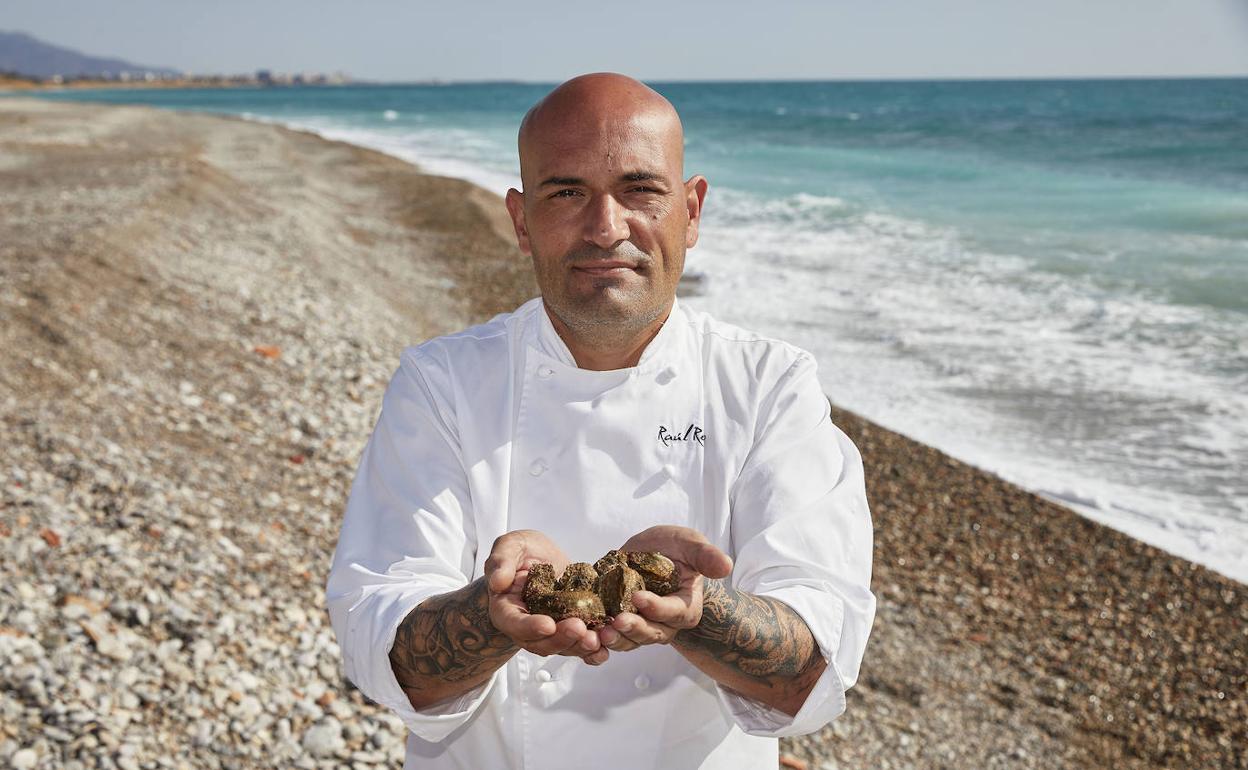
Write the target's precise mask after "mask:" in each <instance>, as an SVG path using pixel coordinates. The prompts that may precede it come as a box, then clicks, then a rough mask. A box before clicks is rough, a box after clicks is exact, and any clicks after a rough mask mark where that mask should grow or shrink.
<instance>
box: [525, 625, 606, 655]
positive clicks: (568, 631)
mask: <svg viewBox="0 0 1248 770" xmlns="http://www.w3.org/2000/svg"><path fill="white" fill-rule="evenodd" d="M587 635H591V634H590V633H589V629H587V628H585V622H584V621H583V620H581V619H580V618H565V619H564V620H561V621H559V622H558V623H557V624H556V629H555V633H554V634H552V635H551V636H550V637H549V638H548V639H544V640H541V641H539V642H537V643H535V644H532V645H529V646H528V647H527V649H528V650H529V651H530V652H535V653H537V654H538V655H576V656H578V657H579V656H580V655H583V654H585V653H586V652H591V650H582V649H581V641H582V640H583V639H584V637H585V636H587ZM592 636H593V637H594V649H595V650H596V649H597V641H598V635H597V634H592Z"/></svg>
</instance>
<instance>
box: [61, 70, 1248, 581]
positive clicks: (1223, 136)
mask: <svg viewBox="0 0 1248 770" xmlns="http://www.w3.org/2000/svg"><path fill="white" fill-rule="evenodd" d="M651 85H653V86H654V87H655V88H656V90H658V91H659V92H661V93H662V94H664V95H665V96H666V97H668V98H669V99H670V100H671V101H672V103H673V104H675V106H676V108H677V109H678V110H679V112H680V114H681V116H682V119H683V121H684V126H685V133H686V143H687V149H686V165H685V168H686V172H687V174H690V175H691V174H694V173H700V174H703V175H705V176H706V177H707V178H708V179H709V181H710V192H709V193H708V196H707V200H706V205H705V212H704V221H703V225H702V230H701V239H700V241H699V243H698V245H697V246H696V247H695V248H694V249H693V250H691V251H690V252H689V254H688V258H687V263H686V270H687V272H689V273H692V274H696V275H698V276H700V277H701V279H702V280H701V281H700V286H701V292H702V293H701V294H699V295H697V296H689V297H686V298H683V299H682V301H683V302H686V303H687V304H688V305H690V306H693V307H697V308H700V309H704V310H706V311H708V312H710V313H711V314H712V315H714V316H716V317H717V318H720V319H722V320H726V321H730V322H732V323H736V324H738V325H741V326H744V327H746V328H750V329H754V330H757V331H759V332H762V333H764V334H767V335H771V336H775V337H779V338H782V339H785V340H789V341H790V342H793V343H794V344H797V345H800V346H801V347H804V348H806V349H807V350H809V351H811V352H812V353H813V354H814V355H815V358H816V360H817V361H818V364H819V374H820V377H821V380H822V383H823V385H824V388H825V390H826V391H827V393H828V394H829V396H830V397H831V399H832V401H833V402H834V403H836V404H837V405H839V406H842V407H845V408H848V409H850V410H852V411H854V412H857V413H858V414H861V415H863V416H865V417H867V418H869V419H871V420H874V421H876V422H878V423H880V424H882V425H884V426H885V427H888V428H890V429H893V430H895V431H898V432H900V433H902V434H905V435H907V436H910V437H911V438H914V439H917V440H918V441H921V442H924V443H926V444H929V445H932V446H935V447H937V448H939V449H941V450H944V451H945V452H947V453H949V454H950V455H953V456H954V457H957V458H959V459H961V460H964V461H966V462H969V463H972V464H974V465H976V466H978V467H980V468H983V469H986V470H988V471H991V472H994V473H996V474H998V475H1000V476H1001V477H1003V478H1005V479H1007V480H1009V481H1011V482H1014V483H1016V484H1018V485H1021V486H1022V487H1025V488H1027V489H1029V490H1032V491H1034V492H1036V493H1038V494H1040V495H1042V496H1044V497H1046V498H1049V499H1051V500H1054V501H1056V502H1058V503H1061V504H1063V505H1066V506H1068V507H1070V508H1073V509H1074V510H1076V511H1078V512H1079V513H1081V514H1083V515H1084V516H1087V517H1089V518H1091V519H1094V520H1096V521H1098V522H1101V523H1103V524H1106V525H1108V526H1110V527H1112V528H1114V529H1117V530H1121V531H1122V532H1125V533H1127V534H1129V535H1132V536H1134V537H1136V538H1138V539H1140V540H1143V541H1145V542H1148V543H1150V544H1152V545H1155V546H1158V547H1160V548H1162V549H1165V550H1167V551H1170V552H1172V553H1175V554H1178V555H1180V556H1183V557H1185V558H1187V559H1190V560H1192V561H1195V562H1198V563H1200V564H1203V565H1206V566H1208V567H1210V568H1212V569H1214V570H1217V571H1218V572H1221V573H1223V574H1225V575H1227V576H1230V577H1232V578H1234V579H1236V580H1238V581H1241V582H1248V79H1205V80H1053V81H1041V80H1027V81H1002V80H994V81H905V82H902V81H889V82H813V81H804V82H697V83H653V84H651ZM551 87H552V84H529V83H470V84H404V85H379V84H361V85H350V86H340V87H315V86H308V87H291V88H267V89H263V88H255V89H246V88H235V89H227V90H207V89H196V90H156V89H153V90H115V91H83V92H60V93H52V94H47V95H46V96H45V97H44V98H50V99H80V100H91V101H101V102H113V103H141V104H148V105H153V106H157V107H165V108H171V109H177V110H195V111H207V112H217V113H228V114H231V115H236V116H243V117H247V118H251V119H254V120H258V121H265V122H273V123H279V124H282V125H286V126H293V127H297V128H301V129H306V130H311V131H314V132H317V133H319V134H322V135H324V136H325V137H328V138H332V139H339V140H345V141H348V142H353V143H356V144H360V145H365V146H368V147H372V148H375V149H378V150H381V151H384V152H387V153H390V154H392V155H395V156H397V157H399V158H402V159H404V160H407V161H410V162H412V163H414V164H416V165H418V166H419V167H421V168H422V169H424V170H426V171H429V172H432V173H437V174H444V175H450V176H455V177H461V178H464V179H467V180H470V181H472V182H475V183H477V184H479V185H481V186H483V187H486V188H488V189H490V190H493V191H495V192H497V193H500V194H501V193H503V192H504V191H505V190H506V189H507V188H508V187H512V186H516V187H519V171H518V160H517V156H516V147H515V134H516V128H517V125H518V122H519V120H520V118H521V117H522V116H523V114H524V112H525V110H526V109H528V107H529V106H530V105H532V104H533V102H534V101H535V100H537V99H538V98H540V97H541V96H542V95H543V94H545V93H546V92H547V91H548V90H549V89H550V88H551Z"/></svg>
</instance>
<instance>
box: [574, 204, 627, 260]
mask: <svg viewBox="0 0 1248 770" xmlns="http://www.w3.org/2000/svg"><path fill="white" fill-rule="evenodd" d="M630 234H631V233H630V232H629V229H628V217H627V215H626V211H625V209H624V207H623V206H621V205H620V203H619V201H617V200H616V199H615V196H613V195H598V196H595V197H594V198H593V199H592V200H591V201H590V204H589V212H588V215H587V217H586V220H585V240H587V241H589V242H590V243H593V244H594V245H596V246H598V248H601V249H609V248H611V247H613V246H615V244H617V243H619V242H620V241H626V240H628V236H629V235H630Z"/></svg>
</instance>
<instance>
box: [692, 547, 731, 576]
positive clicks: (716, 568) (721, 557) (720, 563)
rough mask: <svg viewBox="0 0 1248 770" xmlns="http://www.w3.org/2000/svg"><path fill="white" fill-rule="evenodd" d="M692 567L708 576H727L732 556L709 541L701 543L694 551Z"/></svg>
mask: <svg viewBox="0 0 1248 770" xmlns="http://www.w3.org/2000/svg"><path fill="white" fill-rule="evenodd" d="M693 568H694V569H696V570H697V571H698V572H700V573H702V574H703V575H705V576H706V577H709V578H724V577H728V573H730V572H732V558H731V557H729V556H728V554H726V553H724V552H723V551H721V550H719V549H718V548H716V547H715V546H713V545H711V544H710V543H702V544H701V545H700V546H699V548H698V550H697V552H695V553H694V560H693Z"/></svg>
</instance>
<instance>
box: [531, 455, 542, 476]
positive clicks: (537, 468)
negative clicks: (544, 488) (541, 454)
mask: <svg viewBox="0 0 1248 770" xmlns="http://www.w3.org/2000/svg"><path fill="white" fill-rule="evenodd" d="M545 472H546V461H545V460H542V459H540V458H539V459H537V460H534V461H533V464H532V465H530V466H529V473H530V474H531V475H533V476H541V475H542V474H543V473H545Z"/></svg>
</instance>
